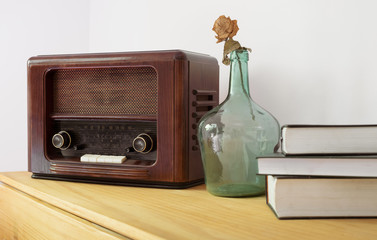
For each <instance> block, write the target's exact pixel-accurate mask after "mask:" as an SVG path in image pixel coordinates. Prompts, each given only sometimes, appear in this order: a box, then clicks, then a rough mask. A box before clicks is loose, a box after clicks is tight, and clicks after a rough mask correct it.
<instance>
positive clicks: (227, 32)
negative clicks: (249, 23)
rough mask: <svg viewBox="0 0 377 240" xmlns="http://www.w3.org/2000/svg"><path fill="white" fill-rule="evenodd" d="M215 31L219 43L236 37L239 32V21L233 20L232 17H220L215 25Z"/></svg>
mask: <svg viewBox="0 0 377 240" xmlns="http://www.w3.org/2000/svg"><path fill="white" fill-rule="evenodd" d="M212 30H213V31H215V32H216V34H217V36H215V37H216V38H217V43H219V42H222V41H224V40H227V39H228V38H232V37H234V36H235V35H236V34H237V32H238V26H237V20H231V19H230V17H225V16H224V15H222V16H220V17H219V18H218V19H217V20H216V21H215V24H214V25H213V28H212Z"/></svg>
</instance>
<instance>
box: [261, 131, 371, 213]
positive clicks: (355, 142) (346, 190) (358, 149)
mask: <svg viewBox="0 0 377 240" xmlns="http://www.w3.org/2000/svg"><path fill="white" fill-rule="evenodd" d="M281 149H282V153H281V154H279V155H274V156H265V157H259V158H258V170H259V174H263V175H267V194H266V196H267V204H268V205H269V206H270V207H271V209H272V210H273V211H274V212H275V214H276V215H277V217H278V218H312V217H314V218H315V217H377V125H358V126H339V125H337V126H328V125H325V126H312V125H286V126H283V127H282V146H281Z"/></svg>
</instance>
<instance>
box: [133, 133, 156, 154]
mask: <svg viewBox="0 0 377 240" xmlns="http://www.w3.org/2000/svg"><path fill="white" fill-rule="evenodd" d="M132 146H133V148H134V149H135V151H136V152H139V153H149V152H150V151H151V150H152V148H153V139H152V137H151V136H149V135H148V134H146V133H142V134H139V135H138V136H137V137H136V138H135V139H134V141H133V142H132Z"/></svg>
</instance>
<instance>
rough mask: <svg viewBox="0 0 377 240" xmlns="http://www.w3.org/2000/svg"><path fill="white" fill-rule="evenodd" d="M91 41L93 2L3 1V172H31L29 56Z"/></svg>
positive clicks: (69, 50)
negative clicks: (28, 137)
mask: <svg viewBox="0 0 377 240" xmlns="http://www.w3.org/2000/svg"><path fill="white" fill-rule="evenodd" d="M88 42H89V1H75V0H59V1H48V0H33V1H27V0H19V1H18V0H17V1H11V0H8V1H5V0H0V56H1V57H0V83H1V88H0V113H1V118H0V153H1V154H0V156H1V157H0V172H2V171H18V170H20V171H21V170H22V171H25V170H27V114H26V112H27V107H26V106H27V99H26V81H27V79H26V61H27V59H28V58H29V57H31V56H34V55H39V54H56V53H74V52H87V51H88V50H89V45H88Z"/></svg>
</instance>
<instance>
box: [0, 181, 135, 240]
mask: <svg viewBox="0 0 377 240" xmlns="http://www.w3.org/2000/svg"><path fill="white" fill-rule="evenodd" d="M0 239H30V240H33V239H35V240H43V239H46V240H47V239H53V240H59V239H62V240H63V239H72V240H74V239H77V240H79V239H80V240H81V239H109V240H115V239H128V238H125V237H124V236H121V235H119V234H117V233H114V232H112V231H109V230H107V229H105V228H103V227H100V226H98V225H96V224H94V223H91V222H88V221H86V220H85V219H82V218H80V217H77V216H74V215H72V214H70V213H68V212H66V211H63V210H61V209H59V208H57V207H54V206H52V205H50V204H48V203H46V202H43V201H41V200H38V199H36V198H34V197H31V196H30V195H27V194H25V193H23V192H20V191H18V190H17V189H15V188H12V187H11V186H9V185H6V184H3V183H0Z"/></svg>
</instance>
